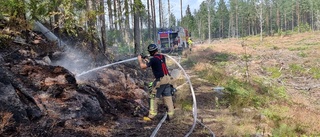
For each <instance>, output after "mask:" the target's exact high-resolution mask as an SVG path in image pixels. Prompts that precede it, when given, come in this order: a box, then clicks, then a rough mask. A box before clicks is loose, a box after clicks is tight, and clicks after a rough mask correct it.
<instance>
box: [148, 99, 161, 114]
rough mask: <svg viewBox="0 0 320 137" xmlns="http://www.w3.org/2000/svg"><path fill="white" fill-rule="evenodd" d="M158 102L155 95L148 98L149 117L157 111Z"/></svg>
mask: <svg viewBox="0 0 320 137" xmlns="http://www.w3.org/2000/svg"><path fill="white" fill-rule="evenodd" d="M158 102H159V98H156V97H152V98H150V108H149V115H148V117H149V118H150V119H153V118H154V117H155V116H156V115H157V113H158Z"/></svg>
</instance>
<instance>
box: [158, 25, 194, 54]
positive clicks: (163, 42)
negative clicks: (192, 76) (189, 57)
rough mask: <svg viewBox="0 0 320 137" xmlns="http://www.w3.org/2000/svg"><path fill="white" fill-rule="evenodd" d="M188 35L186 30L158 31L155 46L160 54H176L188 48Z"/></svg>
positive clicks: (177, 28) (179, 28) (180, 28)
mask: <svg viewBox="0 0 320 137" xmlns="http://www.w3.org/2000/svg"><path fill="white" fill-rule="evenodd" d="M188 39H189V33H188V30H187V29H184V28H182V27H176V28H174V29H160V30H159V32H158V42H157V45H158V47H159V49H161V52H162V53H170V52H178V51H182V50H184V49H185V48H188V47H189V46H188V42H187V41H188Z"/></svg>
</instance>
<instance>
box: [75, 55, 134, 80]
mask: <svg viewBox="0 0 320 137" xmlns="http://www.w3.org/2000/svg"><path fill="white" fill-rule="evenodd" d="M136 59H137V57H134V58H130V59H126V60H122V61H118V62H114V63H111V64H107V65H104V66H101V67H97V68H94V69H91V70H88V71H85V72H82V73H80V74H78V75H76V77H80V76H82V75H85V74H88V73H90V72H93V71H97V70H100V69H103V68H106V67H110V66H112V65H116V64H121V63H125V62H129V61H133V60H136Z"/></svg>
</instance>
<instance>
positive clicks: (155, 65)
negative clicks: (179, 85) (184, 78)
mask: <svg viewBox="0 0 320 137" xmlns="http://www.w3.org/2000/svg"><path fill="white" fill-rule="evenodd" d="M148 51H149V53H150V56H153V57H152V58H150V60H147V59H143V58H142V56H141V55H139V56H138V61H139V64H140V68H141V69H146V68H148V67H151V68H152V72H153V75H154V77H155V80H154V81H153V83H152V88H151V91H150V107H149V115H148V117H144V120H147V121H149V120H152V119H153V118H154V117H155V116H157V113H158V102H159V100H160V97H162V98H163V102H164V104H165V105H166V107H167V109H168V112H167V114H168V120H170V119H172V118H173V117H174V106H173V100H172V95H173V91H174V88H173V86H172V85H171V84H170V83H171V82H172V80H173V79H172V77H171V76H170V74H169V72H168V68H167V65H166V59H165V56H164V55H162V54H159V53H158V47H157V45H155V44H150V45H149V46H148ZM143 60H144V61H143Z"/></svg>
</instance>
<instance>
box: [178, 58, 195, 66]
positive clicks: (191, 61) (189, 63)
mask: <svg viewBox="0 0 320 137" xmlns="http://www.w3.org/2000/svg"><path fill="white" fill-rule="evenodd" d="M196 63H197V62H196V61H195V60H194V59H193V58H188V59H187V60H185V61H183V62H182V63H181V64H182V65H184V66H186V67H189V68H191V67H193V66H194V65H195V64H196Z"/></svg>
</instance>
